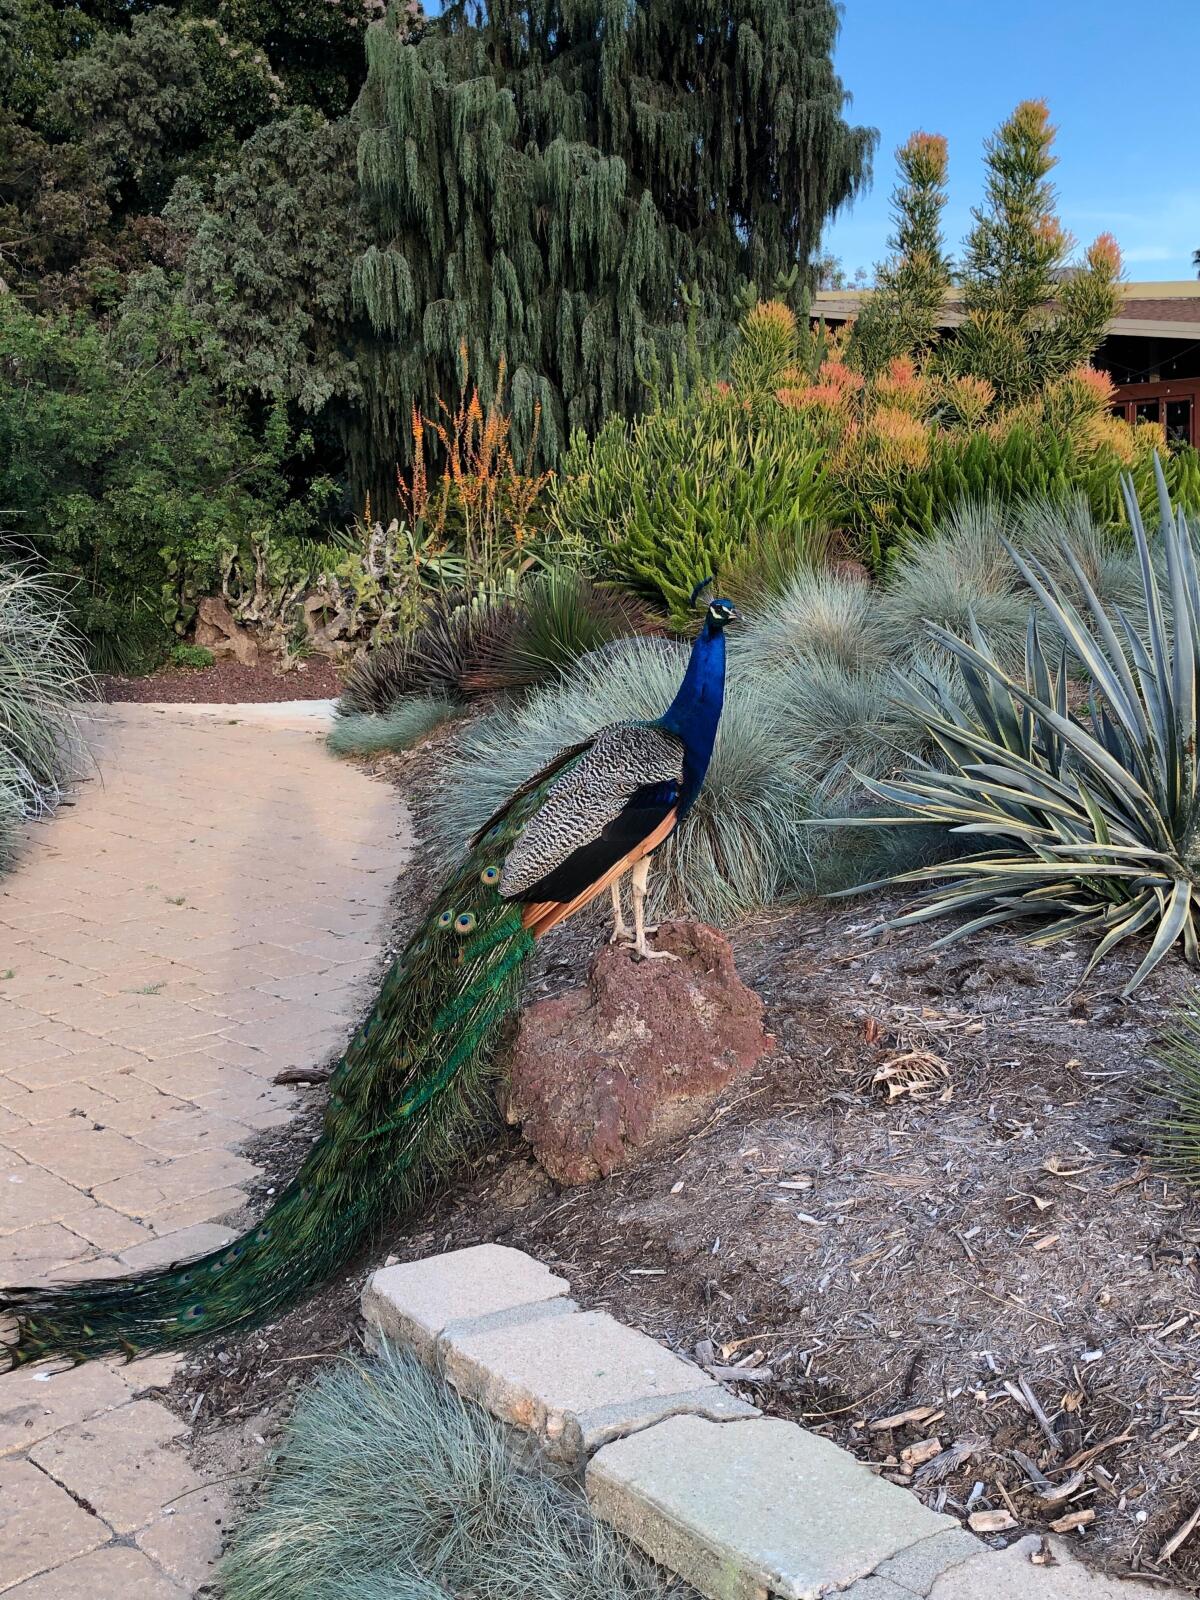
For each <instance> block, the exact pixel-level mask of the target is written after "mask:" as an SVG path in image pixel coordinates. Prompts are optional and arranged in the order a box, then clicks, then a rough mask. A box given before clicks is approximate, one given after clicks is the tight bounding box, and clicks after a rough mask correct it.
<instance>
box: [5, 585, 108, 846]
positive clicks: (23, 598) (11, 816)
mask: <svg viewBox="0 0 1200 1600" xmlns="http://www.w3.org/2000/svg"><path fill="white" fill-rule="evenodd" d="M90 693H91V678H90V676H89V674H88V671H87V668H86V666H85V665H84V660H83V651H82V648H81V644H80V641H79V638H78V636H77V635H76V634H75V632H74V630H73V628H72V627H71V625H70V622H69V620H68V616H67V611H66V606H65V604H64V600H63V595H62V593H61V592H60V590H59V589H58V588H57V587H55V586H54V585H53V584H52V583H50V582H49V581H48V580H47V579H46V578H44V577H42V576H39V575H38V574H36V573H34V572H32V571H31V570H29V569H28V568H27V567H19V566H14V565H8V564H3V563H0V867H3V864H4V861H5V859H6V858H7V857H9V856H11V854H12V851H13V849H14V848H15V841H16V824H17V823H18V821H19V820H20V819H21V818H23V817H38V816H42V815H44V814H45V813H46V812H48V811H51V810H53V808H54V806H55V805H56V804H57V803H58V800H59V799H60V798H61V795H62V792H63V789H64V787H65V785H67V784H68V783H69V782H70V781H71V780H72V779H73V778H75V777H77V776H79V773H80V772H81V770H82V767H83V762H84V749H83V743H82V740H81V738H80V733H79V724H78V717H77V712H78V703H79V701H80V700H82V699H84V698H86V697H87V696H88V695H89V694H90Z"/></svg>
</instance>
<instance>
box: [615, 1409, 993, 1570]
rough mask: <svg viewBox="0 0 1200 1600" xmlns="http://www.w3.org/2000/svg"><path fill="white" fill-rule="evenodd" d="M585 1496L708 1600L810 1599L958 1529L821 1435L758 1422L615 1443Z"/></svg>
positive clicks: (694, 1420) (667, 1431) (690, 1423)
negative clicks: (937, 1535) (770, 1596)
mask: <svg viewBox="0 0 1200 1600" xmlns="http://www.w3.org/2000/svg"><path fill="white" fill-rule="evenodd" d="M587 1492H588V1499H589V1502H590V1503H591V1506H592V1509H593V1510H594V1511H595V1512H597V1513H598V1514H599V1515H600V1516H602V1517H603V1518H604V1519H605V1520H606V1521H608V1522H611V1523H612V1524H613V1525H614V1526H615V1527H616V1528H618V1529H619V1530H620V1531H621V1532H622V1533H624V1534H626V1535H627V1536H628V1537H629V1538H631V1539H632V1540H633V1541H634V1542H635V1543H636V1544H639V1545H640V1546H641V1547H642V1548H643V1549H644V1550H646V1551H648V1552H649V1554H651V1555H652V1556H654V1557H655V1558H656V1559H658V1560H660V1561H662V1562H663V1563H664V1564H665V1565H666V1566H668V1567H670V1568H671V1569H672V1570H674V1571H676V1572H678V1573H680V1574H681V1575H682V1576H683V1577H684V1578H686V1579H687V1580H688V1581H689V1582H690V1583H692V1584H693V1585H695V1587H696V1588H697V1589H699V1590H700V1592H701V1594H704V1595H707V1596H709V1597H710V1600H758V1597H760V1596H762V1595H764V1594H766V1593H767V1592H770V1593H771V1594H773V1595H779V1596H783V1597H785V1600H816V1597H818V1596H821V1595H824V1594H826V1593H829V1592H830V1591H836V1590H838V1589H845V1588H847V1587H848V1586H849V1585H850V1584H851V1583H853V1582H854V1581H855V1580H856V1579H859V1578H865V1577H869V1576H871V1575H872V1574H874V1573H875V1572H876V1571H877V1569H878V1568H879V1566H880V1565H881V1563H882V1562H884V1561H886V1560H888V1559H889V1558H890V1557H892V1556H895V1555H896V1554H897V1553H898V1552H899V1551H901V1550H904V1549H907V1548H908V1547H909V1546H910V1545H913V1544H916V1543H917V1542H918V1541H919V1540H921V1539H926V1538H929V1537H930V1536H931V1535H933V1534H935V1533H938V1532H941V1531H942V1530H943V1529H948V1528H953V1527H954V1526H955V1523H954V1521H953V1519H952V1518H950V1517H945V1516H940V1515H937V1514H936V1513H934V1512H932V1511H929V1510H927V1509H926V1508H925V1507H924V1506H923V1505H921V1503H920V1501H919V1500H917V1498H916V1496H915V1495H912V1494H910V1493H909V1492H908V1490H906V1489H901V1488H899V1487H898V1486H897V1485H895V1484H891V1483H888V1482H886V1481H885V1480H884V1479H882V1478H878V1477H876V1476H875V1474H874V1473H872V1472H870V1471H869V1470H868V1469H867V1468H866V1467H865V1466H863V1465H862V1464H861V1462H858V1461H856V1460H855V1459H854V1457H853V1456H851V1455H850V1454H849V1453H848V1452H847V1451H845V1450H841V1449H839V1448H838V1447H837V1446H836V1445H834V1444H831V1443H830V1442H829V1440H827V1439H822V1438H820V1437H818V1436H817V1435H816V1434H814V1433H809V1432H807V1431H806V1430H805V1429H803V1428H800V1427H797V1426H796V1424H795V1423H792V1422H783V1421H779V1420H775V1419H770V1420H768V1419H765V1418H757V1419H754V1420H750V1421H737V1422H724V1423H716V1422H710V1421H708V1420H706V1419H705V1418H703V1417H697V1416H679V1417H672V1418H670V1419H669V1420H668V1421H666V1422H660V1423H659V1424H657V1426H655V1427H652V1428H647V1429H646V1430H644V1431H643V1432H641V1433H636V1434H634V1435H632V1437H630V1438H626V1439H619V1440H617V1441H616V1442H615V1443H613V1444H609V1445H607V1446H605V1448H604V1449H603V1450H601V1451H600V1452H599V1453H598V1454H597V1455H596V1456H594V1457H593V1458H592V1460H591V1462H590V1463H589V1465H588V1468H587ZM959 1570H962V1569H959ZM939 1600H940V1597H939ZM973 1600H974V1597H973Z"/></svg>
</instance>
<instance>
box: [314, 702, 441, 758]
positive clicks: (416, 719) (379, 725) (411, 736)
mask: <svg viewBox="0 0 1200 1600" xmlns="http://www.w3.org/2000/svg"><path fill="white" fill-rule="evenodd" d="M460 711H461V707H459V706H456V705H455V704H454V703H453V701H451V700H447V699H445V698H444V697H443V696H441V695H413V696H412V697H411V698H410V699H407V700H400V701H398V702H397V703H396V704H395V705H394V706H393V707H392V709H391V710H390V711H383V712H378V713H370V712H363V713H351V714H350V715H348V716H338V717H335V719H334V723H333V726H332V727H331V728H330V730H329V732H328V734H327V735H326V738H325V743H326V744H327V745H328V747H329V749H330V751H331V753H332V754H333V755H335V756H367V755H377V754H378V753H379V752H380V751H381V750H410V749H411V748H412V746H413V745H415V744H417V743H418V742H419V741H420V740H421V739H423V738H425V736H426V735H427V734H429V733H432V732H433V730H434V729H435V728H437V727H440V726H441V724H442V723H443V722H446V721H447V720H448V719H449V718H450V717H453V716H457V715H458V714H459V713H460Z"/></svg>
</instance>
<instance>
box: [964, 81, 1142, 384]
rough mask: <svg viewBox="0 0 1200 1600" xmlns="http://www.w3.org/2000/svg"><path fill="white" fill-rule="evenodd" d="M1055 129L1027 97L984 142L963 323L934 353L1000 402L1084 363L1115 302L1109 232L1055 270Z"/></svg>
mask: <svg viewBox="0 0 1200 1600" xmlns="http://www.w3.org/2000/svg"><path fill="white" fill-rule="evenodd" d="M1054 132H1055V130H1054V129H1053V128H1052V127H1051V126H1050V120H1049V114H1048V112H1047V110H1046V107H1045V105H1044V104H1043V103H1042V102H1041V101H1037V100H1026V101H1022V103H1021V104H1020V105H1019V106H1018V107H1017V108H1016V110H1015V111H1014V112H1013V114H1012V116H1011V117H1009V118H1008V119H1007V120H1006V121H1005V122H1004V123H1002V124H1001V126H1000V128H999V130H998V131H997V133H996V135H995V137H994V138H992V139H990V140H989V141H988V143H987V145H986V148H985V156H984V159H985V163H986V166H987V190H986V200H985V204H984V205H983V206H982V207H981V208H980V209H979V210H977V211H976V212H975V213H974V216H975V226H974V228H973V229H972V231H971V234H970V236H969V237H968V239H967V243H966V248H965V251H964V255H963V264H962V272H961V283H962V287H963V295H964V300H965V302H966V307H967V319H966V322H965V323H964V325H963V326H962V327H961V328H960V329H959V330H958V333H957V336H956V337H955V338H954V339H952V340H948V341H946V343H945V344H944V345H942V346H941V348H940V350H939V357H940V359H941V361H942V362H943V364H944V366H945V368H946V369H947V370H949V371H953V372H957V373H969V374H971V375H973V376H976V377H982V378H986V379H987V380H988V382H989V383H991V384H992V386H993V387H994V388H995V390H996V393H997V395H998V397H999V399H1000V400H1001V402H1006V401H1009V400H1017V399H1022V398H1024V397H1025V396H1026V395H1029V394H1032V393H1035V392H1036V391H1037V390H1038V389H1039V388H1040V387H1042V386H1043V385H1044V384H1045V383H1046V382H1047V381H1048V380H1050V379H1051V378H1054V377H1057V376H1059V375H1061V374H1062V373H1065V372H1068V371H1070V369H1071V368H1072V367H1075V366H1078V365H1079V363H1080V362H1083V361H1087V360H1088V359H1089V358H1090V357H1091V355H1092V353H1093V351H1094V350H1095V349H1096V346H1097V345H1098V344H1099V343H1100V341H1101V339H1102V338H1103V336H1104V329H1105V327H1106V325H1107V323H1108V322H1109V320H1110V319H1111V318H1112V317H1114V316H1115V315H1116V313H1117V311H1118V309H1119V307H1120V303H1121V297H1120V290H1119V288H1118V280H1119V278H1120V273H1121V256H1120V252H1119V250H1118V249H1117V245H1116V241H1115V240H1114V239H1113V238H1112V235H1111V234H1101V236H1100V237H1099V238H1098V239H1097V240H1096V241H1095V242H1094V243H1093V244H1092V245H1091V246H1090V247H1089V249H1088V250H1087V252H1086V256H1085V260H1084V265H1083V267H1082V269H1080V270H1079V271H1077V272H1075V273H1071V274H1066V275H1064V273H1063V268H1064V267H1065V265H1066V262H1067V258H1068V256H1069V254H1070V250H1071V246H1072V240H1071V238H1070V235H1069V234H1067V233H1066V232H1065V230H1064V229H1063V227H1062V225H1061V224H1060V222H1059V220H1058V218H1057V216H1056V215H1055V213H1054V204H1055V194H1054V189H1053V187H1052V185H1051V184H1050V182H1049V180H1048V175H1049V173H1050V171H1051V169H1052V168H1053V166H1054V163H1055V160H1056V157H1055V156H1054V155H1053V154H1052V151H1051V146H1052V144H1053V141H1054ZM1052 300H1053V301H1055V302H1057V305H1056V309H1055V311H1054V312H1053V313H1052V314H1047V311H1046V305H1047V303H1048V302H1049V301H1052Z"/></svg>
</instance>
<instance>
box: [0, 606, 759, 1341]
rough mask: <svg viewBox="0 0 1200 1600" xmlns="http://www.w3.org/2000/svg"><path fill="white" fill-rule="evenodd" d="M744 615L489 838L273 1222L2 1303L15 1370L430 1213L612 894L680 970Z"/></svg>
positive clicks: (532, 789) (716, 631)
mask: <svg viewBox="0 0 1200 1600" xmlns="http://www.w3.org/2000/svg"><path fill="white" fill-rule="evenodd" d="M710 581H711V580H710ZM703 587H705V586H703V585H702V586H701V588H703ZM697 592H698V593H699V591H697ZM736 616H737V611H736V609H735V607H734V606H733V605H732V604H731V603H730V602H729V601H728V600H719V599H718V600H713V601H711V603H709V604H708V605H707V607H706V608H705V615H704V621H703V625H702V627H701V630H700V633H699V635H698V637H697V639H696V641H695V644H694V646H693V648H692V652H691V655H690V658H689V660H688V665H687V669H686V671H685V673H684V676H683V680H682V682H681V684H680V686H679V691H678V693H677V694H676V696H675V699H674V700H673V701H672V703H671V705H670V706H669V707H668V709H667V710H666V712H664V714H663V715H662V716H661V717H659V718H658V719H657V720H656V721H647V722H619V723H613V724H611V725H609V726H608V727H605V728H602V729H600V731H599V732H598V733H596V734H595V735H594V736H593V737H592V738H590V739H587V740H584V741H583V742H582V743H580V744H575V745H572V746H571V747H570V748H569V749H564V750H562V751H560V752H559V753H558V754H557V755H556V756H555V757H554V758H553V759H552V760H551V761H550V763H549V764H548V765H547V766H546V767H544V768H543V769H542V770H541V771H540V772H539V773H537V774H536V775H535V776H534V777H532V778H530V779H529V780H528V781H527V782H526V783H524V784H522V785H521V786H520V787H519V788H518V789H517V790H515V791H514V793H513V794H512V795H511V796H510V797H509V798H508V800H507V801H506V802H505V803H504V805H503V806H502V807H501V808H500V809H499V810H498V811H497V812H496V813H495V814H494V815H493V816H492V817H490V818H489V819H488V821H487V822H485V823H484V825H483V827H482V828H481V829H480V830H479V831H478V833H476V835H475V836H474V838H473V839H472V840H471V842H470V845H469V848H468V850H467V852H466V854H465V856H464V858H463V859H462V861H461V862H460V864H459V865H458V867H457V869H456V870H455V871H454V872H453V873H452V875H451V876H450V878H449V881H448V882H447V883H446V884H445V885H444V887H443V888H442V891H441V893H440V894H439V895H438V897H437V899H436V901H435V902H434V904H433V906H432V907H431V909H430V910H429V912H428V913H427V916H426V919H425V921H424V923H423V925H422V926H421V927H420V928H419V929H418V930H417V932H416V933H415V934H414V935H413V937H412V939H411V940H410V941H409V943H408V945H407V946H406V947H405V949H404V950H403V951H402V952H401V954H400V955H399V956H398V957H397V959H396V961H395V962H394V964H393V965H392V967H391V969H390V970H389V972H388V973H387V975H386V977H385V978H384V980H383V983H382V985H381V987H380V990H379V994H378V997H377V999H376V1003H375V1006H374V1008H373V1009H372V1011H371V1014H370V1015H369V1017H368V1018H367V1020H366V1021H365V1022H364V1023H363V1024H362V1026H361V1027H360V1028H359V1030H358V1031H357V1033H356V1034H355V1036H354V1038H353V1039H352V1040H351V1042H350V1044H349V1046H348V1048H347V1049H346V1052H345V1054H344V1056H343V1057H342V1059H341V1061H340V1062H339V1064H338V1066H337V1068H336V1070H335V1071H334V1073H333V1075H332V1078H331V1081H330V1096H329V1103H328V1107H327V1110H326V1112H325V1119H324V1124H323V1126H322V1130H321V1133H320V1136H319V1137H318V1139H317V1141H316V1143H315V1145H314V1146H313V1148H312V1150H311V1151H310V1152H309V1154H308V1156H307V1158H306V1159H305V1161H304V1164H303V1166H302V1167H301V1169H300V1171H299V1172H298V1174H297V1175H296V1178H295V1179H294V1181H293V1182H292V1183H290V1184H289V1185H288V1186H287V1188H286V1189H285V1190H284V1191H283V1192H282V1193H281V1194H280V1196H279V1198H278V1199H277V1200H276V1202H275V1204H274V1205H273V1206H272V1207H271V1208H270V1210H269V1211H268V1212H267V1214H266V1215H265V1216H264V1217H263V1219H262V1220H261V1222H259V1223H258V1225H257V1226H256V1227H254V1228H252V1229H250V1230H249V1231H248V1232H247V1233H245V1234H243V1235H242V1236H241V1237H240V1238H238V1239H237V1240H235V1241H234V1242H233V1243H232V1244H230V1245H227V1246H225V1247H224V1248H222V1249H220V1250H217V1251H214V1252H213V1253H212V1254H210V1255H206V1256H201V1257H199V1258H198V1259H195V1260H191V1261H183V1262H180V1263H178V1264H176V1265H174V1266H171V1267H168V1268H166V1269H164V1270H159V1271H154V1272H147V1273H143V1274H140V1275H136V1276H130V1277H121V1278H110V1279H97V1280H92V1281H88V1282H79V1283H65V1284H52V1285H44V1286H40V1287H30V1288H14V1289H9V1290H5V1291H0V1312H5V1313H8V1315H9V1317H10V1318H12V1319H15V1324H16V1335H15V1342H12V1343H10V1344H9V1345H7V1347H6V1349H7V1355H8V1358H9V1361H10V1364H11V1365H14V1366H15V1365H19V1364H20V1363H23V1362H28V1361H40V1360H49V1359H59V1358H64V1359H67V1360H72V1361H76V1362H78V1361H84V1360H87V1359H89V1358H91V1357H93V1356H99V1355H110V1354H124V1356H125V1357H126V1358H127V1359H130V1360H132V1359H133V1358H134V1357H135V1356H137V1355H140V1354H143V1353H148V1352H150V1351H153V1350H161V1349H174V1348H178V1347H180V1346H182V1345H184V1344H187V1343H190V1342H192V1341H194V1340H196V1339H199V1338H204V1337H206V1336H208V1335H211V1334H214V1333H217V1332H219V1331H222V1330H225V1329H230V1328H235V1327H238V1326H245V1325H248V1324H253V1323H261V1322H263V1321H265V1320H266V1319H267V1318H269V1317H270V1316H271V1315H273V1314H274V1313H277V1312H279V1311H281V1310H283V1309H285V1308H286V1307H287V1306H288V1305H289V1304H290V1303H292V1302H294V1301H295V1300H296V1299H298V1298H299V1297H300V1296H302V1295H303V1294H304V1292H305V1291H306V1290H309V1289H311V1288H313V1287H315V1286H316V1285H317V1284H319V1283H320V1282H321V1281H322V1280H324V1279H325V1278H327V1277H328V1276H329V1275H330V1274H331V1273H332V1272H333V1271H334V1270H335V1269H336V1268H337V1267H338V1266H339V1265H341V1264H342V1263H343V1262H344V1261H345V1260H346V1259H347V1258H348V1256H349V1255H350V1254H351V1252H352V1251H353V1250H354V1249H355V1248H356V1247H357V1246H359V1245H360V1244H362V1243H364V1242H365V1241H366V1240H367V1239H368V1238H369V1237H370V1235H371V1233H372V1231H373V1230H375V1229H378V1228H379V1227H380V1225H381V1224H382V1223H383V1222H384V1221H385V1220H386V1219H387V1218H388V1217H389V1215H392V1214H394V1212H395V1210H396V1208H397V1207H401V1208H403V1207H405V1206H411V1205H412V1204H414V1203H415V1202H416V1201H418V1200H419V1199H420V1197H421V1195H422V1194H423V1193H424V1192H425V1191H426V1190H427V1188H428V1186H429V1184H430V1182H431V1181H432V1179H433V1178H434V1177H436V1175H438V1174H439V1173H440V1172H442V1171H444V1170H445V1169H446V1166H447V1164H448V1162H450V1161H452V1159H453V1157H454V1155H455V1153H456V1151H457V1150H459V1149H460V1148H461V1144H462V1140H463V1136H464V1133H465V1132H466V1131H467V1130H468V1129H469V1128H470V1127H471V1126H472V1124H473V1122H474V1120H475V1118H476V1116H477V1115H478V1113H479V1111H480V1109H481V1105H482V1100H483V1096H484V1093H485V1090H486V1084H487V1077H488V1074H487V1068H488V1064H489V1060H490V1057H491V1053H492V1050H493V1047H494V1044H495V1040H496V1035H497V1031H498V1029H499V1026H500V1024H501V1023H502V1022H503V1020H504V1019H505V1018H506V1017H507V1016H508V1015H509V1014H510V1013H511V1012H512V1011H514V1010H515V1009H516V1006H517V1004H518V1000H519V996H520V983H521V969H522V966H523V964H524V962H525V960H526V959H527V957H528V956H529V953H530V951H531V950H532V949H533V946H534V943H535V941H536V940H537V939H539V938H540V937H541V936H542V934H544V933H546V932H547V931H548V930H549V929H550V928H553V927H555V926H556V925H557V924H558V923H560V922H562V921H563V919H564V918H566V917H569V916H571V915H572V913H573V912H575V911H577V910H579V909H580V908H581V907H582V906H585V905H587V904H588V903H589V902H590V901H592V900H594V899H595V898H596V897H597V896H599V895H602V894H603V893H604V891H605V890H606V889H609V890H611V894H612V904H613V913H614V916H613V921H614V927H613V939H614V940H619V941H625V942H628V943H631V945H632V948H633V950H634V951H636V953H637V954H638V955H639V956H640V957H642V958H643V959H646V960H656V959H657V960H663V959H673V958H672V957H671V956H670V953H669V952H668V951H665V950H656V949H654V948H653V946H651V945H650V943H649V942H648V935H649V934H652V933H653V932H654V931H655V930H654V929H653V928H647V926H646V921H645V902H646V885H647V880H648V876H649V870H650V860H651V857H652V855H653V853H654V851H655V850H657V849H658V848H659V847H660V846H661V845H662V843H663V842H664V840H666V839H667V838H668V837H669V836H670V834H671V833H672V832H673V831H674V829H675V828H677V827H678V825H679V823H680V820H681V819H682V818H683V817H684V816H685V815H686V814H687V812H688V810H689V808H690V807H691V806H692V805H693V804H694V803H695V800H696V797H697V795H698V794H699V792H700V788H701V785H702V784H703V782H704V777H705V773H706V772H707V770H708V765H709V760H710V758H711V756H712V750H713V743H714V741H715V739H716V734H717V726H718V723H719V721H720V717H721V707H722V702H723V699H724V690H725V628H726V625H727V624H728V623H729V622H731V621H732V620H733V619H734V618H736ZM626 876H628V877H629V878H630V880H631V888H632V909H633V929H632V930H630V929H629V928H628V926H627V924H626V922H625V920H624V915H623V911H622V898H621V884H622V880H623V879H624V878H625V877H626Z"/></svg>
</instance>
